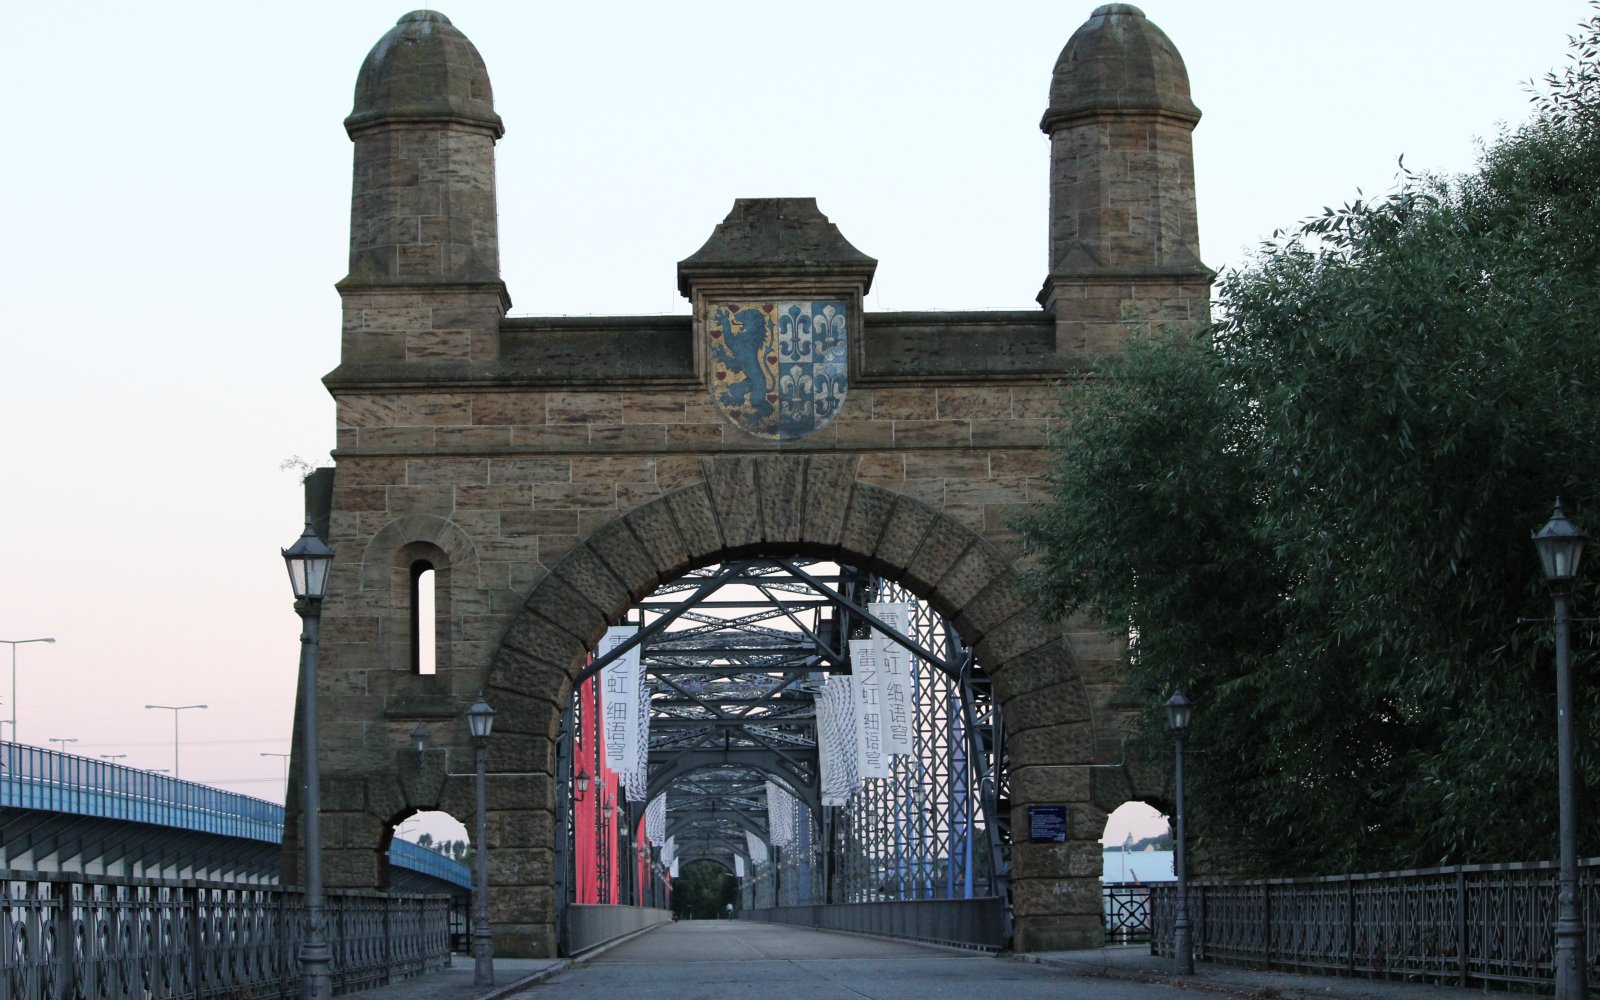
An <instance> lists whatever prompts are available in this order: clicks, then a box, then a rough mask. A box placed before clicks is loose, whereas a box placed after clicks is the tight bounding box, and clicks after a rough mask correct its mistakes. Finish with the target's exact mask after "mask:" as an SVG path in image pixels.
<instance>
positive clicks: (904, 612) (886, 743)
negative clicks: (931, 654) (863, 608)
mask: <svg viewBox="0 0 1600 1000" xmlns="http://www.w3.org/2000/svg"><path fill="white" fill-rule="evenodd" d="M867 610H868V611H869V612H871V614H872V616H873V617H874V618H877V619H878V620H879V621H881V622H883V623H884V624H885V625H887V626H889V627H890V628H892V629H894V630H895V631H896V632H899V633H900V634H901V635H910V634H911V605H909V604H907V603H905V602H904V601H885V602H883V603H879V604H869V605H867ZM872 640H873V642H875V643H876V644H877V647H878V671H879V673H878V704H879V706H880V707H881V710H882V716H883V747H884V750H885V751H886V752H888V753H891V754H900V755H905V754H909V753H911V752H912V746H911V724H912V719H911V702H912V698H911V670H912V657H911V653H910V652H909V651H908V650H907V649H906V648H905V647H904V646H902V645H900V644H899V643H898V642H895V641H894V640H893V639H891V638H889V637H888V636H887V635H885V634H884V633H883V632H881V631H879V630H878V629H876V628H874V629H873V630H872Z"/></svg>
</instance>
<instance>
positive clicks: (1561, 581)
mask: <svg viewBox="0 0 1600 1000" xmlns="http://www.w3.org/2000/svg"><path fill="white" fill-rule="evenodd" d="M1588 540H1589V536H1588V535H1587V534H1585V533H1584V532H1583V531H1582V529H1580V528H1579V527H1578V526H1577V525H1576V524H1573V523H1572V522H1571V521H1569V520H1567V515H1566V513H1565V512H1563V511H1562V509H1561V501H1560V500H1559V499H1558V500H1556V509H1555V512H1554V513H1552V514H1551V515H1550V520H1549V521H1547V522H1545V526H1544V527H1542V528H1540V529H1539V530H1538V531H1535V532H1534V533H1533V546H1534V548H1536V549H1538V550H1539V563H1540V565H1541V566H1542V567H1543V568H1544V582H1545V583H1547V584H1550V585H1551V586H1566V585H1567V584H1570V583H1571V582H1572V581H1573V580H1575V579H1577V576H1578V564H1579V563H1580V562H1581V561H1582V560H1583V546H1584V543H1585V542H1587V541H1588Z"/></svg>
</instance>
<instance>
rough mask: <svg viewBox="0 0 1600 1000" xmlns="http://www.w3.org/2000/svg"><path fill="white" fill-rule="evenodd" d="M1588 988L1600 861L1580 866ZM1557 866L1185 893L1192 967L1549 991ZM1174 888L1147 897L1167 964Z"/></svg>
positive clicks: (1594, 964)
mask: <svg viewBox="0 0 1600 1000" xmlns="http://www.w3.org/2000/svg"><path fill="white" fill-rule="evenodd" d="M1578 877H1579V885H1580V891H1579V897H1580V898H1579V903H1580V905H1581V907H1582V910H1583V921H1584V926H1585V927H1586V928H1587V929H1588V941H1587V950H1586V952H1585V954H1586V955H1587V956H1588V959H1589V967H1590V969H1591V972H1590V978H1591V981H1595V980H1596V977H1600V954H1597V948H1600V928H1597V927H1596V926H1595V923H1596V921H1597V920H1600V858H1593V859H1590V860H1587V861H1583V862H1580V864H1579V870H1578ZM1556 878H1557V873H1556V867H1555V865H1553V864H1550V863H1542V864H1513V865H1463V866H1457V867H1453V868H1432V869H1426V870H1422V871H1407V872H1379V873H1374V874H1365V875H1340V876H1332V877H1328V878H1317V879H1265V880H1261V881H1250V882H1213V881H1202V882H1192V883H1190V886H1189V917H1190V920H1191V923H1192V925H1193V931H1192V934H1193V940H1194V951H1195V958H1197V959H1200V960H1204V961H1219V962H1231V963H1236V964H1244V965H1254V966H1265V967H1268V968H1281V969H1292V970H1296V971H1301V972H1321V973H1332V974H1335V975H1368V976H1380V977H1393V978H1406V979H1413V978H1414V979H1428V980H1436V981H1441V982H1454V983H1458V984H1460V985H1462V986H1469V985H1474V984H1481V983H1535V984H1548V983H1551V982H1553V981H1554V972H1553V968H1552V958H1553V952H1554V945H1555V923H1556ZM1175 897H1176V890H1175V888H1174V886H1173V885H1172V884H1165V885H1156V886H1152V901H1153V908H1152V913H1151V916H1152V924H1153V934H1152V937H1151V951H1152V952H1153V953H1155V954H1158V955H1171V954H1172V919H1173V902H1174V899H1175Z"/></svg>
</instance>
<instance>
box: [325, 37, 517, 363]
mask: <svg viewBox="0 0 1600 1000" xmlns="http://www.w3.org/2000/svg"><path fill="white" fill-rule="evenodd" d="M344 126H345V130H346V131H347V132H348V133H349V134H350V139H351V141H352V142H354V143H355V178H354V189H353V191H352V193H351V199H350V273H349V275H348V276H347V277H346V278H345V279H344V280H343V281H341V282H340V283H339V292H340V295H341V296H342V297H343V299H344V313H345V324H344V341H343V353H342V360H344V361H345V362H397V363H398V362H416V361H424V362H426V361H467V360H479V361H482V360H492V359H493V358H494V357H495V356H496V355H497V353H498V350H499V343H498V337H497V336H495V335H494V334H493V331H494V329H495V327H496V326H497V325H498V322H499V320H500V318H501V317H502V316H504V315H505V310H506V309H507V308H508V307H509V306H510V299H509V297H508V296H507V295H506V291H505V285H504V283H502V282H501V280H500V237H499V223H498V220H497V218H496V208H495V186H494V144H495V141H496V140H497V139H499V138H500V136H501V135H503V134H504V133H505V128H504V126H502V125H501V123H500V116H499V115H497V114H495V111H494V95H493V92H492V91H491V90H490V87H489V73H488V71H487V70H486V69H485V68H484V64H483V58H482V57H481V56H480V55H478V50H477V49H476V48H474V47H473V44H472V43H471V42H470V41H468V40H467V37H466V36H465V35H463V34H462V33H461V32H460V31H458V30H456V28H455V26H454V25H452V24H451V23H450V19H449V18H447V17H445V16H444V15H443V14H440V13H438V12H437V11H431V10H419V11H413V12H411V13H410V14H407V15H405V16H404V17H402V18H401V19H400V20H399V22H398V23H396V24H395V26H394V27H393V28H391V29H389V32H388V33H387V34H385V35H384V36H383V37H382V38H381V39H379V40H378V44H376V45H374V46H373V47H372V51H371V52H369V53H368V54H367V58H366V61H365V62H364V63H362V65H361V72H360V74H359V75H358V76H357V78H356V91H355V107H354V109H353V110H352V111H351V112H350V117H348V118H346V119H345V120H344ZM417 310H427V311H428V312H429V313H431V316H430V317H429V320H430V322H427V323H417V322H416V321H415V320H416V311H417Z"/></svg>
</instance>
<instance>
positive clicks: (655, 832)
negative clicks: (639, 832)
mask: <svg viewBox="0 0 1600 1000" xmlns="http://www.w3.org/2000/svg"><path fill="white" fill-rule="evenodd" d="M644 835H645V836H646V837H649V838H650V843H652V844H655V845H656V846H657V847H660V846H661V845H662V844H664V843H665V842H666V839H667V793H666V792H662V793H661V794H660V795H657V796H656V797H655V798H653V799H651V800H650V804H649V805H648V806H646V807H645V810H644Z"/></svg>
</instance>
